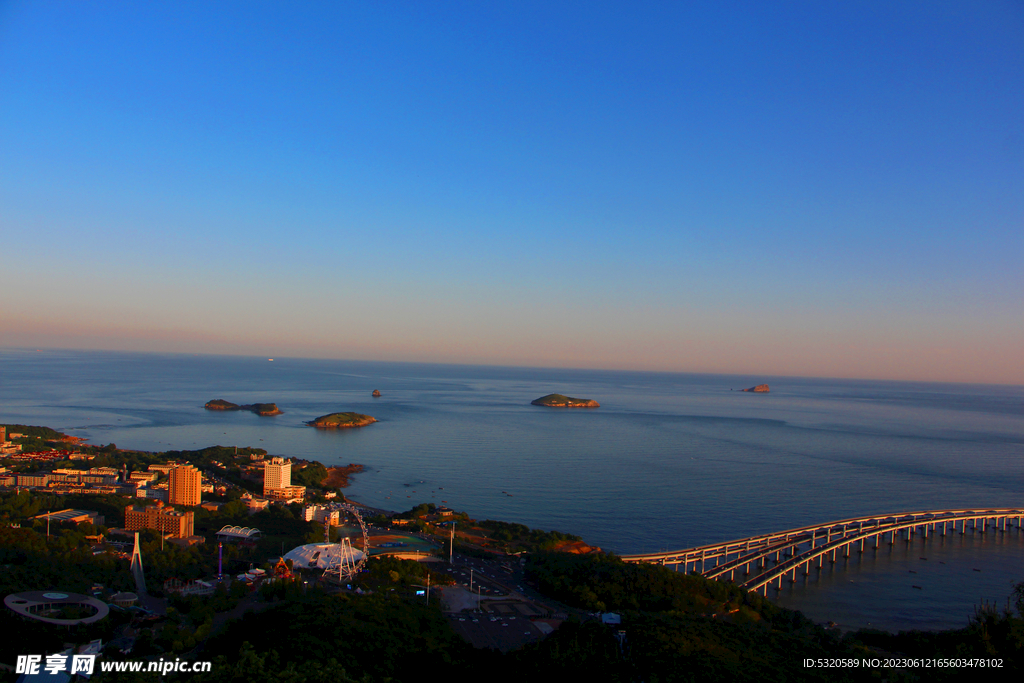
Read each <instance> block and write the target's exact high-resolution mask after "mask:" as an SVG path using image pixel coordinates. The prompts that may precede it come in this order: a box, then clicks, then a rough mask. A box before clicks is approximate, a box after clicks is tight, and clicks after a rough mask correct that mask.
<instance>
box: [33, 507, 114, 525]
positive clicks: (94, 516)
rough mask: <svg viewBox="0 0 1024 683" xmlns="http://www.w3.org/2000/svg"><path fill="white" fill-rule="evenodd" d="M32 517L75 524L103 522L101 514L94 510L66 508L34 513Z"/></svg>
mask: <svg viewBox="0 0 1024 683" xmlns="http://www.w3.org/2000/svg"><path fill="white" fill-rule="evenodd" d="M32 519H41V520H43V521H46V520H47V519H49V520H50V521H51V522H74V523H75V524H84V523H86V522H88V523H89V524H97V525H99V524H103V521H104V518H103V515H101V514H100V513H98V512H96V511H94V510H72V509H71V508H68V509H66V510H58V511H56V512H46V513H43V514H41V515H36V516H35V517H33V518H32Z"/></svg>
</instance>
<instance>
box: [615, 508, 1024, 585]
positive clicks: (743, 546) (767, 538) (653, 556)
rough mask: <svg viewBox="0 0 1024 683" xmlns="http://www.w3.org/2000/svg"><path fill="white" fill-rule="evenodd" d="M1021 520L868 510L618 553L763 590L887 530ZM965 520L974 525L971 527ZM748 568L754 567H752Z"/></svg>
mask: <svg viewBox="0 0 1024 683" xmlns="http://www.w3.org/2000/svg"><path fill="white" fill-rule="evenodd" d="M1022 519H1024V508H989V509H985V508H973V509H962V510H923V511H919V512H903V513H896V514H887V515H869V516H865V517H851V518H849V519H841V520H837V521H834V522H826V523H825V524H818V525H812V526H805V527H799V528H796V529H788V530H786V531H780V532H776V533H770V534H761V535H758V536H751V537H749V538H741V539H737V540H732V541H726V542H723V543H710V544H707V545H702V546H697V547H695V548H686V549H684V550H673V551H668V552H658V553H641V554H635V555H623V556H622V559H623V560H625V561H626V562H650V563H654V564H662V565H674V566H676V567H677V568H678V566H679V565H683V570H684V571H688V569H689V567H690V565H691V563H692V564H693V571H694V572H696V573H698V574H701V575H703V576H705V577H707V578H712V579H720V578H724V577H726V576H727V575H728V578H729V579H730V580H731V579H735V577H736V574H737V572H739V573H740V576H741V577H742V578H741V580H740V581H739V582H737V583H738V585H740V586H741V587H743V588H746V589H747V590H762V589H763V590H764V591H765V593H767V587H768V586H769V585H770V584H772V583H773V582H778V583H779V585H780V586H781V583H782V578H783V577H784V576H785V575H786V574H792V579H791V580H795V576H796V572H797V571H798V570H801V569H802V571H803V573H805V574H806V573H808V571H809V570H810V567H811V563H812V562H814V561H817V566H818V567H819V568H820V567H821V563H822V562H823V561H824V560H825V558H827V557H828V555H829V554H831V556H832V557H831V560H830V561H835V559H836V556H837V553H839V552H840V551H842V552H844V555H845V556H846V557H849V555H850V551H851V549H852V547H853V546H854V544H859V546H860V547H859V549H858V550H859V551H861V552H862V551H863V550H864V547H865V544H866V543H867V542H868V541H873V542H874V547H875V548H878V547H879V544H880V542H881V539H883V537H885V536H886V535H888V536H889V541H888V542H889V543H890V544H892V543H895V541H896V538H897V536H898V535H900V534H901V533H902V532H906V535H907V537H908V538H910V537H911V536H912V535H913V534H914V533H915V532H916V531H917V530H918V529H919V528H920V529H921V531H922V533H924V535H925V537H926V538H927V535H928V533H929V531H933V532H934V531H935V529H937V528H938V525H940V524H941V525H942V526H941V533H942V534H943V535H945V533H946V530H947V527H949V526H950V525H951V527H952V530H953V531H954V532H956V530H957V529H956V527H957V524H958V523H959V524H960V531H959V533H961V534H963V533H966V532H967V531H968V530H970V531H980V532H982V533H984V532H985V531H986V530H987V529H988V527H989V521H990V520H991V521H992V523H993V526H994V527H995V528H996V529H997V530H999V531H1006V530H1007V529H1008V528H1012V527H1013V526H1014V521H1016V528H1017V529H1018V530H1019V529H1020V527H1021V521H1022ZM969 522H970V523H972V524H973V526H972V527H971V528H970V529H968V523H969ZM979 522H980V527H979ZM772 556H774V559H773V557H772ZM730 557H731V558H732V559H730ZM783 558H785V559H783ZM708 563H711V567H710V568H708V566H707V565H708ZM698 564H699V565H700V570H699V571H697V566H698ZM769 565H771V566H769ZM752 569H753V570H754V571H751V570H752Z"/></svg>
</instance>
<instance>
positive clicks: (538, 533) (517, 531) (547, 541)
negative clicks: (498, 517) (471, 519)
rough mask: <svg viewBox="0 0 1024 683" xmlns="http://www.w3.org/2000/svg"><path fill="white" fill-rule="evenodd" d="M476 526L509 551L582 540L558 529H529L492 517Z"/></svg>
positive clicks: (534, 548)
mask: <svg viewBox="0 0 1024 683" xmlns="http://www.w3.org/2000/svg"><path fill="white" fill-rule="evenodd" d="M476 526H477V527H479V528H480V529H483V530H485V531H486V532H487V533H488V536H489V537H490V538H491V540H494V541H499V542H501V543H504V544H505V545H506V548H507V549H508V551H509V552H519V551H522V550H529V551H535V550H551V549H553V548H555V547H557V546H559V545H563V544H565V543H571V542H573V541H581V540H583V539H581V538H580V537H579V536H574V535H572V534H563V533H562V532H560V531H543V530H541V529H530V528H529V527H528V526H526V525H524V524H513V523H510V522H497V521H495V520H493V519H486V520H484V521H482V522H479V523H477V525H476Z"/></svg>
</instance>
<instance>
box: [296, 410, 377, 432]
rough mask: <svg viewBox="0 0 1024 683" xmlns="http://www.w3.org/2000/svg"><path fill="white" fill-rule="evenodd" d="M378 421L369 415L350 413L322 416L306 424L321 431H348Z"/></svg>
mask: <svg viewBox="0 0 1024 683" xmlns="http://www.w3.org/2000/svg"><path fill="white" fill-rule="evenodd" d="M376 421H377V420H376V418H373V417H370V416H369V415H362V414H360V413H351V412H350V413H331V414H330V415H321V416H320V417H318V418H316V419H315V420H310V421H309V422H307V423H306V424H308V425H310V426H311V427H318V428H320V429H348V428H351V427H364V426H366V425H368V424H372V423H374V422H376Z"/></svg>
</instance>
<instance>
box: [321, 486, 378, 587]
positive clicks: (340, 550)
mask: <svg viewBox="0 0 1024 683" xmlns="http://www.w3.org/2000/svg"><path fill="white" fill-rule="evenodd" d="M330 509H331V510H337V511H338V512H343V513H345V514H347V515H350V516H351V517H353V518H355V520H356V522H357V523H358V524H359V529H360V531H362V534H363V551H362V552H359V551H358V550H356V549H355V548H353V547H352V541H351V540H349V537H348V536H343V537H342V538H341V540H339V541H338V546H337V550H336V551H335V552H332V553H331V564H330V565H329V566H328V567H327V569H326V570H324V576H325V577H330V578H332V579H333V578H335V577H337V580H338V581H339V582H340V583H344V582H345V581H349V580H351V579H352V578H353V577H354V576H355V575H356V574H358V573H359V572H360V571H361V570H362V569H363V566H364V565H365V564H366V558H367V557H368V556H369V554H370V534H369V532H368V531H367V530H366V523H365V522H364V521H363V516H362V515H360V514H359V510H358V509H357V508H356V506H355V505H352V504H350V503H334V504H332V505H331V506H330ZM330 528H331V527H330V521H329V520H328V518H325V519H324V535H325V536H326V540H327V542H328V543H330V540H331V539H330Z"/></svg>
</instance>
